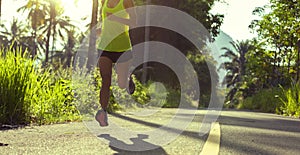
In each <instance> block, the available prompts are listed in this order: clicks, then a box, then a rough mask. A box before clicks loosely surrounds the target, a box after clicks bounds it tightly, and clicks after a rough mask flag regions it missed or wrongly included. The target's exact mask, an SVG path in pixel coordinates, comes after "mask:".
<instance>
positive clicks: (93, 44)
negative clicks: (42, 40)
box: [87, 0, 98, 69]
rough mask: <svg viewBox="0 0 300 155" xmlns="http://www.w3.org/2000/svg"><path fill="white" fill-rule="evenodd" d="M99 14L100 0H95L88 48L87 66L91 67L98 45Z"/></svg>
mask: <svg viewBox="0 0 300 155" xmlns="http://www.w3.org/2000/svg"><path fill="white" fill-rule="evenodd" d="M97 15H98V0H93V8H92V19H91V24H90V33H91V34H90V41H89V50H88V60H87V68H88V69H91V67H92V65H93V62H94V60H93V59H94V57H95V56H94V53H95V47H96V29H95V28H96V25H97Z"/></svg>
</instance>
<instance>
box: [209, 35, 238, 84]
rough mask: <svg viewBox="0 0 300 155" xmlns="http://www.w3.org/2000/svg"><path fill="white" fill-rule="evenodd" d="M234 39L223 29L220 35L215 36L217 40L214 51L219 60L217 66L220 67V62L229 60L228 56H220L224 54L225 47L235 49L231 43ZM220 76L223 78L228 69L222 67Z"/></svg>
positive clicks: (216, 58) (214, 55)
mask: <svg viewBox="0 0 300 155" xmlns="http://www.w3.org/2000/svg"><path fill="white" fill-rule="evenodd" d="M231 41H233V39H232V38H231V37H230V36H229V35H228V34H226V33H224V32H223V31H221V32H220V34H219V35H218V37H216V38H215V41H214V43H213V45H214V46H215V48H216V49H215V50H216V51H214V52H213V55H212V56H213V57H214V59H215V60H216V61H217V68H219V67H220V64H222V63H223V62H225V61H229V59H228V58H223V57H221V58H220V56H221V55H222V54H224V52H225V50H222V48H223V47H227V48H229V49H231V50H234V48H233V47H232V45H231V44H230V42H231ZM218 73H219V77H220V79H223V78H224V77H225V75H226V71H225V70H223V69H221V70H219V72H218Z"/></svg>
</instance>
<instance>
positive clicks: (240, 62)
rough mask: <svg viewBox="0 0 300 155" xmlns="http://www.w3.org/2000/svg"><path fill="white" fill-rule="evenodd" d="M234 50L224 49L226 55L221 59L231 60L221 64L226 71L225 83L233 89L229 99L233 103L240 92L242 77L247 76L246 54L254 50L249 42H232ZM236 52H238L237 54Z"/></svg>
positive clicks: (228, 95)
mask: <svg viewBox="0 0 300 155" xmlns="http://www.w3.org/2000/svg"><path fill="white" fill-rule="evenodd" d="M230 44H231V45H232V47H233V49H234V50H232V49H230V48H228V47H223V48H222V50H225V53H224V54H223V55H221V56H220V57H225V58H229V59H230V61H229V62H224V63H223V64H221V68H223V69H225V70H226V71H228V72H227V75H226V76H225V79H224V83H226V84H227V88H231V89H230V91H229V93H228V94H227V97H228V99H229V100H230V101H233V98H234V95H235V94H236V92H237V91H238V90H240V88H239V87H240V86H241V82H242V77H243V76H244V75H245V71H246V63H247V61H246V53H247V52H248V51H249V50H252V49H253V46H252V45H251V44H250V41H249V40H246V41H241V42H238V41H237V42H230ZM235 51H236V52H235Z"/></svg>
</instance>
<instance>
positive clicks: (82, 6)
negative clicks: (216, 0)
mask: <svg viewBox="0 0 300 155" xmlns="http://www.w3.org/2000/svg"><path fill="white" fill-rule="evenodd" d="M225 1H226V2H227V4H224V3H220V4H216V5H215V7H214V9H213V10H212V12H218V13H222V14H224V15H225V18H224V22H223V25H222V26H221V30H222V31H224V32H225V33H227V34H228V35H230V36H231V37H232V38H233V39H234V40H244V39H251V38H252V37H253V36H254V35H253V34H251V33H250V30H249V29H248V26H249V24H250V23H251V21H252V20H253V19H255V17H254V16H253V15H252V11H253V10H254V8H255V7H258V6H263V5H265V4H267V3H268V2H269V0H225ZM26 2H27V0H2V3H3V4H2V17H1V20H4V21H12V20H11V19H12V17H13V16H18V18H19V19H26V16H24V15H22V14H17V13H16V10H17V8H19V7H20V6H23V5H24V4H26ZM62 2H63V6H65V11H66V15H69V16H71V17H72V18H73V19H74V18H75V19H76V20H77V21H78V20H80V18H82V17H84V16H86V15H89V14H91V11H92V10H91V8H92V7H91V6H92V0H78V4H77V6H75V4H74V1H73V0H62ZM79 24H80V23H79ZM85 24H86V23H85Z"/></svg>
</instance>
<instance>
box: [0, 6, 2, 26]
mask: <svg viewBox="0 0 300 155" xmlns="http://www.w3.org/2000/svg"><path fill="white" fill-rule="evenodd" d="M1 15H2V0H0V23H1Z"/></svg>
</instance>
